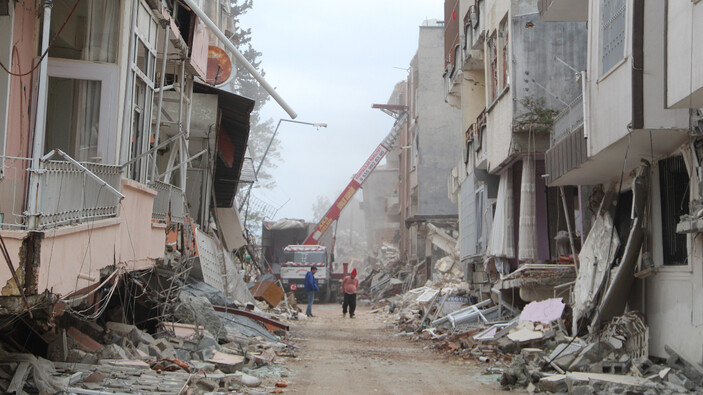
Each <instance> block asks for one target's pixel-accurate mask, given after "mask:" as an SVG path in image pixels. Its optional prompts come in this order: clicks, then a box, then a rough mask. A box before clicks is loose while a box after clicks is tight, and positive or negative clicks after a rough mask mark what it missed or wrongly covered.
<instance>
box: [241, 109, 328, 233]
mask: <svg viewBox="0 0 703 395" xmlns="http://www.w3.org/2000/svg"><path fill="white" fill-rule="evenodd" d="M281 122H290V123H299V124H301V125H309V126H314V127H316V128H317V129H319V128H326V127H327V124H326V123H315V122H303V121H295V120H293V119H283V118H281V119H279V120H278V124H276V129H274V130H273V134H272V135H271V140H269V143H268V145H267V146H266V151H264V155H263V156H262V157H261V160H260V161H259V165H258V166H256V170H254V180H256V179H257V178H258V176H259V170H261V166H262V165H263V164H264V161H265V160H266V155H268V153H269V149H270V148H271V144H273V140H274V139H275V138H276V133H278V128H279V127H280V126H281ZM253 187H254V183H253V182H252V183H251V184H249V190H248V191H247V196H246V198H244V201H243V202H242V205H241V207H244V205H245V204H246V206H247V209H246V211H245V212H244V227H245V228H246V224H247V219H248V217H249V196H250V195H251V189H252V188H253ZM241 207H240V210H241Z"/></svg>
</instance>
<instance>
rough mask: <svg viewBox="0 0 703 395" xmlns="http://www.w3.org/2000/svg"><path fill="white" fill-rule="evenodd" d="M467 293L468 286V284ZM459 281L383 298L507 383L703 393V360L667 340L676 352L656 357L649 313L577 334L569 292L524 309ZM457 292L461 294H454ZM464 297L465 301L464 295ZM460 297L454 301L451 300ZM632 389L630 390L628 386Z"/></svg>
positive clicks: (400, 321) (407, 321) (426, 336)
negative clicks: (472, 293) (478, 296)
mask: <svg viewBox="0 0 703 395" xmlns="http://www.w3.org/2000/svg"><path fill="white" fill-rule="evenodd" d="M461 292H463V293H464V294H466V291H465V290H463V291H461ZM459 293H460V290H459V289H451V288H435V287H432V286H425V287H421V288H417V289H413V290H410V291H408V292H407V293H405V294H402V295H397V296H395V297H392V298H389V299H387V300H383V301H380V302H379V303H377V309H376V310H375V311H377V312H385V313H386V314H389V315H390V316H391V317H392V318H393V320H394V321H395V322H396V324H397V326H398V328H399V330H400V331H401V333H400V334H401V335H405V336H408V337H409V338H410V339H412V340H415V341H429V342H430V344H431V346H432V348H434V349H437V350H441V351H445V352H449V353H451V354H453V355H456V356H458V357H462V358H465V359H472V360H475V361H478V362H481V363H485V364H486V369H485V371H484V373H485V374H488V375H496V376H495V377H496V378H497V379H499V380H500V384H501V385H502V387H503V388H505V389H512V388H527V389H528V390H529V391H530V392H531V393H532V392H543V393H566V392H568V393H582V394H593V393H643V394H660V393H664V394H669V393H690V392H696V391H697V392H696V393H703V391H702V390H700V388H702V387H701V386H702V385H703V367H701V366H700V365H698V364H695V363H693V362H690V361H688V360H686V359H685V358H683V357H682V356H681V355H680V354H679V353H678V352H677V351H675V350H673V349H672V348H670V347H667V352H668V353H669V354H670V358H669V359H668V360H661V361H656V363H655V362H654V361H652V360H650V359H649V358H648V344H647V339H648V328H647V326H646V324H645V321H644V317H643V316H642V315H641V314H639V313H637V312H627V313H625V314H623V315H622V316H620V317H617V318H615V319H613V320H612V321H610V322H609V323H607V324H606V325H605V326H603V328H602V330H601V331H600V332H595V333H591V334H587V335H584V336H581V337H578V336H569V335H568V333H569V330H570V329H571V328H570V327H569V324H570V322H571V314H572V313H571V308H570V307H569V306H568V305H566V304H565V303H564V302H563V301H562V299H561V298H550V299H545V300H542V301H537V302H531V303H529V304H527V305H525V306H524V308H523V309H522V310H521V311H520V310H517V309H515V308H514V307H513V306H511V305H509V304H507V303H505V302H503V301H500V300H499V301H498V302H494V301H493V300H490V299H488V300H484V301H482V302H478V303H474V301H473V300H471V299H470V298H467V300H469V301H467V302H466V303H464V306H462V307H458V308H457V303H454V304H453V303H452V301H455V302H456V301H457V300H458V299H456V297H455V296H453V295H458V294H459ZM453 298H454V299H453ZM458 304H459V305H460V304H461V303H458ZM448 305H452V307H450V308H449V309H445V306H448ZM628 391H629V392H628Z"/></svg>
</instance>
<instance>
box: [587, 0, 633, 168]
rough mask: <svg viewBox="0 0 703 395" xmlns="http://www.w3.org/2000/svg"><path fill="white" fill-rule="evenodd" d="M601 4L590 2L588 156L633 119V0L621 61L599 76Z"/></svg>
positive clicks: (623, 130)
mask: <svg viewBox="0 0 703 395" xmlns="http://www.w3.org/2000/svg"><path fill="white" fill-rule="evenodd" d="M600 3H601V1H598V0H596V1H591V2H590V6H589V18H588V20H589V29H588V67H587V70H588V76H587V80H588V84H587V88H586V90H587V94H586V100H588V104H589V106H590V112H589V114H588V121H589V122H588V124H589V130H588V136H587V138H588V149H587V153H588V156H594V155H596V154H598V153H599V152H601V151H602V150H603V149H604V148H607V147H608V146H610V145H611V144H613V143H615V142H616V141H618V140H619V139H620V138H622V137H623V136H625V135H627V133H628V131H627V125H628V124H629V123H630V122H632V61H631V56H632V18H631V17H629V15H631V14H632V0H628V4H627V10H626V13H627V15H628V18H627V28H626V31H625V53H624V55H623V60H622V61H620V63H618V64H617V65H616V66H615V67H614V68H613V69H611V70H610V71H608V72H607V73H606V74H604V75H601V61H600V59H601V57H600V46H601V44H600V43H601V34H600V32H601V30H600V23H601V22H600V19H601V18H600Z"/></svg>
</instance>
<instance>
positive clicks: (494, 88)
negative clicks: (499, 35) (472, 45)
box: [488, 34, 498, 102]
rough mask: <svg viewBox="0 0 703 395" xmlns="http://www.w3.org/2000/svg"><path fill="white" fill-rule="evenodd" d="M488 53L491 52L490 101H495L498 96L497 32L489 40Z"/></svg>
mask: <svg viewBox="0 0 703 395" xmlns="http://www.w3.org/2000/svg"><path fill="white" fill-rule="evenodd" d="M488 53H489V54H490V67H489V70H488V72H489V73H490V75H489V76H488V77H489V79H490V85H489V91H488V99H489V100H488V101H489V102H493V101H494V100H495V99H496V97H497V96H498V47H497V45H496V36H495V34H494V35H493V36H492V37H491V38H490V39H489V40H488Z"/></svg>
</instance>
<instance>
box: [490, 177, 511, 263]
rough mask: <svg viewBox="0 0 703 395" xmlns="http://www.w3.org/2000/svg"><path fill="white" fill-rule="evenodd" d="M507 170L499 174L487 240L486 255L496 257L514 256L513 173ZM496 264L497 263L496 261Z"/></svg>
mask: <svg viewBox="0 0 703 395" xmlns="http://www.w3.org/2000/svg"><path fill="white" fill-rule="evenodd" d="M512 173H513V172H512V170H510V169H509V170H507V171H505V172H503V174H501V175H500V181H499V183H498V196H497V198H496V213H495V217H494V218H493V227H492V228H491V238H490V239H489V241H488V250H487V252H486V254H487V255H489V256H493V257H496V258H514V257H515V240H514V239H515V238H514V236H513V231H514V228H515V227H514V225H513V174H512ZM496 266H498V263H496Z"/></svg>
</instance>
